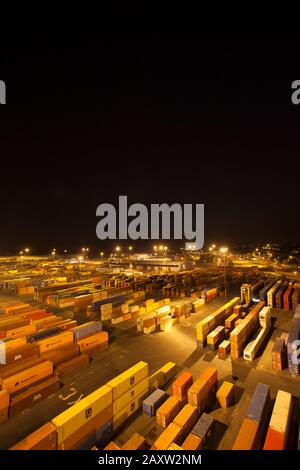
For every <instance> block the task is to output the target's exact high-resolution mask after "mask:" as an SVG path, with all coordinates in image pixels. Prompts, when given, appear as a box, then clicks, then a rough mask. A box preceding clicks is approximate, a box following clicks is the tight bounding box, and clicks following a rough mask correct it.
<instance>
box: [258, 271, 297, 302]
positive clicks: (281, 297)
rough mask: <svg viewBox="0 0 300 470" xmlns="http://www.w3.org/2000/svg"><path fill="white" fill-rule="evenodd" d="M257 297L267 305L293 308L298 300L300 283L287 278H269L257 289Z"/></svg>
mask: <svg viewBox="0 0 300 470" xmlns="http://www.w3.org/2000/svg"><path fill="white" fill-rule="evenodd" d="M258 297H259V300H260V301H263V302H265V303H266V305H267V306H268V307H274V308H275V307H276V308H283V309H286V310H295V309H296V306H297V304H298V303H299V302H300V283H297V282H294V281H290V280H288V279H285V280H282V279H274V278H273V279H272V278H269V279H267V280H266V281H265V286H264V287H263V288H262V289H261V290H260V291H259V295H258Z"/></svg>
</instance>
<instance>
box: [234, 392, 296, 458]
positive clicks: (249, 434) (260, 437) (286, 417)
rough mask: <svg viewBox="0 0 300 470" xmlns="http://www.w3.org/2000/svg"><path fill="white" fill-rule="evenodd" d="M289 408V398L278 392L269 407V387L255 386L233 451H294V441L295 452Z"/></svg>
mask: <svg viewBox="0 0 300 470" xmlns="http://www.w3.org/2000/svg"><path fill="white" fill-rule="evenodd" d="M293 406H294V400H293V396H292V395H291V393H289V392H286V391H283V390H279V391H278V393H277V396H276V399H275V403H274V406H273V405H272V401H271V398H270V388H269V386H268V385H266V384H262V383H258V384H257V385H256V389H255V392H254V394H253V396H252V398H251V401H250V403H249V406H248V409H247V412H246V416H245V418H244V419H243V422H242V425H241V427H240V430H239V432H238V435H237V437H236V439H235V442H234V445H233V450H260V449H263V450H285V449H291V448H295V447H296V444H295V441H296V440H297V441H298V444H297V447H298V449H299V437H298V436H299V423H295V422H294V421H293V419H292V416H293ZM294 416H297V414H295V415H294Z"/></svg>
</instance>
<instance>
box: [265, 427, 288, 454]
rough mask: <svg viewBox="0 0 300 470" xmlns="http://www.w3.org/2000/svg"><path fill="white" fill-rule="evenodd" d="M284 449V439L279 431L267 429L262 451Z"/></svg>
mask: <svg viewBox="0 0 300 470" xmlns="http://www.w3.org/2000/svg"><path fill="white" fill-rule="evenodd" d="M284 449H285V437H284V434H282V433H281V432H279V431H275V429H272V428H269V429H268V433H267V437H266V440H265V445H264V450H284Z"/></svg>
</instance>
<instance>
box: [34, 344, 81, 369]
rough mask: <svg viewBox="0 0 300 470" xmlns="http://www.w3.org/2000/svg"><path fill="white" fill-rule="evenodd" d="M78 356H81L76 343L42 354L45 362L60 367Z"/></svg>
mask: <svg viewBox="0 0 300 470" xmlns="http://www.w3.org/2000/svg"><path fill="white" fill-rule="evenodd" d="M77 356H79V346H78V344H75V343H72V344H68V345H67V346H64V347H62V348H59V349H53V350H52V351H49V352H45V353H42V354H41V357H42V358H43V359H45V361H51V362H53V365H54V366H58V365H59V364H61V363H62V362H66V361H70V360H71V359H73V358H74V357H77Z"/></svg>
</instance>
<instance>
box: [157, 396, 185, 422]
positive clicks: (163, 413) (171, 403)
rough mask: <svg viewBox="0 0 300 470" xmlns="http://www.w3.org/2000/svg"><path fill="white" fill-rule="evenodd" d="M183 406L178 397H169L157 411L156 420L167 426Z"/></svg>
mask: <svg viewBox="0 0 300 470" xmlns="http://www.w3.org/2000/svg"><path fill="white" fill-rule="evenodd" d="M180 408H181V404H180V400H179V399H178V398H177V397H169V398H168V399H167V400H166V401H165V402H164V403H163V404H162V405H161V406H160V407H159V408H158V410H157V411H156V422H157V424H159V425H160V426H162V427H163V428H166V427H167V426H168V425H169V424H170V423H171V421H172V420H173V419H174V418H175V416H176V415H177V413H178V412H179V410H180Z"/></svg>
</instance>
